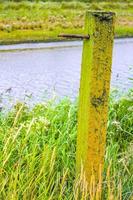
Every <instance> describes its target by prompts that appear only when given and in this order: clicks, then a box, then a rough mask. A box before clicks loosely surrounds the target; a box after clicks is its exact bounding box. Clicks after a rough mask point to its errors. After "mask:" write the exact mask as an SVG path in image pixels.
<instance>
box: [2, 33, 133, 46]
mask: <svg viewBox="0 0 133 200" xmlns="http://www.w3.org/2000/svg"><path fill="white" fill-rule="evenodd" d="M130 38H133V35H124V36H121V35H120V36H115V37H114V39H130ZM71 41H73V42H74V41H82V40H80V39H79V40H75V39H59V38H53V39H52V38H51V39H44V40H41V39H40V40H39V39H37V40H32V39H31V40H20V41H18V40H16V41H15V40H14V41H2V42H1V41H0V46H5V45H15V44H30V43H32V44H37V43H46V44H47V43H54V42H71Z"/></svg>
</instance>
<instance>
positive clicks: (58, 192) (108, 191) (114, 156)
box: [0, 92, 133, 200]
mask: <svg viewBox="0 0 133 200" xmlns="http://www.w3.org/2000/svg"><path fill="white" fill-rule="evenodd" d="M132 98H133V94H132V92H130V93H129V94H128V95H127V96H125V97H123V98H121V99H119V100H116V99H115V94H112V96H111V97H110V104H109V120H108V133H107V146H106V155H105V169H104V174H103V175H104V176H103V177H104V180H103V182H102V185H100V186H99V187H98V188H97V189H96V193H95V192H94V191H95V189H94V188H93V187H94V186H92V190H91V189H90V192H91V194H87V193H86V192H87V191H86V188H85V183H83V182H82V181H83V177H82V176H81V178H80V180H78V181H77V180H76V179H75V151H76V134H77V102H75V103H71V101H70V100H69V99H64V100H62V101H61V102H60V103H58V104H55V102H54V101H53V100H51V101H48V102H46V103H42V104H37V105H36V106H35V107H34V108H33V109H32V110H31V109H29V108H28V107H27V106H26V105H24V104H21V103H18V104H17V105H16V106H15V107H14V108H13V109H12V110H11V111H10V112H9V113H8V114H6V116H5V115H4V114H2V113H0V132H1V134H0V163H1V167H0V180H1V181H0V199H11V197H12V199H23V198H24V199H38V200H41V199H55V200H56V199H60V200H62V199H66V200H67V199H75V200H76V199H81V198H82V199H85V200H87V199H88V195H92V196H93V197H95V196H96V198H97V199H98V197H99V199H103V200H104V199H105V200H106V199H125V200H130V199H132V196H133V193H132V192H133V190H132V186H133V175H132V171H133V114H132V113H133V99H132ZM101 195H102V197H101ZM93 199H94V198H93Z"/></svg>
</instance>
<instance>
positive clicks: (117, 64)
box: [0, 38, 133, 102]
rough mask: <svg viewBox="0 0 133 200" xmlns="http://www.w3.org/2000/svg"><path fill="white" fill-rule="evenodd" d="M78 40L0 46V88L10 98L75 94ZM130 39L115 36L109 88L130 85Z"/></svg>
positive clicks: (132, 60)
mask: <svg viewBox="0 0 133 200" xmlns="http://www.w3.org/2000/svg"><path fill="white" fill-rule="evenodd" d="M81 56H82V42H57V43H41V44H39V43H38V44H19V45H6V46H0V91H1V93H4V95H7V96H9V97H10V98H11V99H12V100H15V101H16V100H18V99H19V100H23V99H24V98H29V97H31V96H32V101H35V102H36V101H40V100H41V99H42V97H46V98H47V97H51V96H52V95H53V94H56V95H57V96H59V97H64V96H70V97H71V98H75V97H76V96H77V95H78V90H79V80H80V65H81ZM132 78H133V38H132V39H116V40H115V45H114V51H113V67H112V81H111V87H112V88H114V87H115V88H118V89H120V90H121V91H124V92H125V91H127V90H128V89H129V88H131V87H133V80H131V79H132Z"/></svg>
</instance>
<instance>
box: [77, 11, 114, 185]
mask: <svg viewBox="0 0 133 200" xmlns="http://www.w3.org/2000/svg"><path fill="white" fill-rule="evenodd" d="M114 21H115V14H114V13H112V12H99V11H98V12H95V11H94V12H91V11H88V12H87V14H86V21H85V35H90V39H89V40H87V39H85V40H84V45H83V56H82V68H81V82H80V99H79V113H78V136H77V152H76V170H77V173H79V172H80V171H81V167H82V166H83V170H84V172H85V176H86V180H87V182H88V184H90V181H91V177H92V174H93V175H94V176H95V179H96V180H98V176H99V169H100V168H101V169H103V164H104V153H105V143H106V127H107V117H108V97H109V90H110V77H111V65H112V49H113V40H114Z"/></svg>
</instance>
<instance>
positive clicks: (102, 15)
mask: <svg viewBox="0 0 133 200" xmlns="http://www.w3.org/2000/svg"><path fill="white" fill-rule="evenodd" d="M87 14H91V15H92V16H94V17H97V18H99V19H100V20H111V19H113V18H114V16H115V12H110V11H109V12H107V11H95V10H94V11H91V10H88V11H87Z"/></svg>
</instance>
